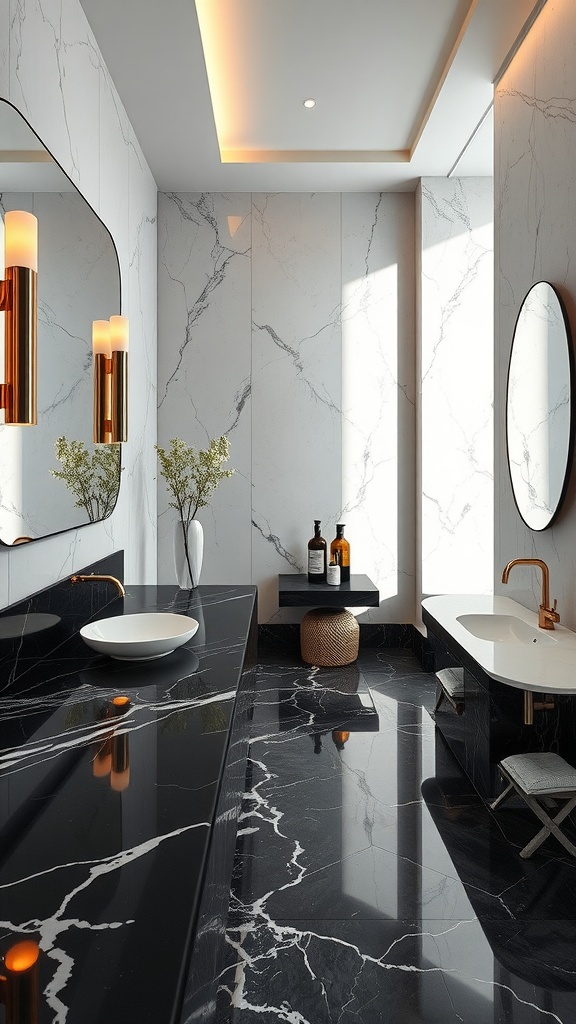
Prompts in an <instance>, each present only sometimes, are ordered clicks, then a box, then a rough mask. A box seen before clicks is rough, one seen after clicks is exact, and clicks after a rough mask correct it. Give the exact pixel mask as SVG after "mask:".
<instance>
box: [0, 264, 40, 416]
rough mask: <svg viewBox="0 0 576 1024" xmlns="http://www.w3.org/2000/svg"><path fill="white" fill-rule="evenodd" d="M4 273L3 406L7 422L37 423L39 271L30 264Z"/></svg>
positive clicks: (0, 306)
mask: <svg viewBox="0 0 576 1024" xmlns="http://www.w3.org/2000/svg"><path fill="white" fill-rule="evenodd" d="M5 274H6V277H5V280H4V281H3V282H2V287H1V288H0V309H1V310H4V314H5V325H4V380H5V383H4V384H2V385H0V407H1V408H3V409H4V422H5V423H9V424H12V425H18V426H34V425H35V424H36V423H37V422H38V410H37V401H36V390H37V386H36V381H37V357H36V348H37V319H38V317H37V308H38V302H37V295H36V281H37V274H36V271H35V270H31V269H30V268H29V267H7V268H6V271H5Z"/></svg>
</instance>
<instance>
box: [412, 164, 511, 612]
mask: <svg viewBox="0 0 576 1024" xmlns="http://www.w3.org/2000/svg"><path fill="white" fill-rule="evenodd" d="M492 201H493V200H492V182H491V179H489V178H470V179H461V180H459V179H455V180H446V179H440V178H424V179H422V182H421V186H420V202H421V218H422V227H421V232H422V238H421V246H422V257H421V258H422V295H421V314H420V315H421V324H422V343H421V344H422V368H421V378H422V380H421V388H422V398H421V403H422V591H423V593H424V594H435V593H458V592H461V593H489V592H491V590H492V586H493V569H492V563H493V556H492V549H493V532H492V519H493V500H494V499H493V469H492V461H493V454H492V445H493V427H492V395H493V382H492V376H493V327H492V304H491V301H490V297H491V295H492V292H493V284H492V277H493V240H492ZM472 381H473V386H472Z"/></svg>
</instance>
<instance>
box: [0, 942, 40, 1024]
mask: <svg viewBox="0 0 576 1024" xmlns="http://www.w3.org/2000/svg"><path fill="white" fill-rule="evenodd" d="M39 956H40V947H39V945H38V943H37V942H33V941H32V940H31V939H24V940H23V941H22V942H17V943H16V944H15V945H14V946H11V947H10V949H9V950H8V952H7V953H6V955H5V956H4V972H5V973H4V986H5V1003H6V1024H37V1022H38V957H39Z"/></svg>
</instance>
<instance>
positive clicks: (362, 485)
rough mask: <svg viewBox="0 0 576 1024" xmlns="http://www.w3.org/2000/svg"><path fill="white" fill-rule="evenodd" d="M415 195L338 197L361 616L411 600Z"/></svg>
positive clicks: (345, 424)
mask: <svg viewBox="0 0 576 1024" xmlns="http://www.w3.org/2000/svg"><path fill="white" fill-rule="evenodd" d="M414 289H415V266H414V197H413V196H412V195H402V194H399V193H391V194H382V193H374V194H361V193H359V194H356V193H354V194H347V195H344V196H343V197H342V506H343V507H342V510H341V513H340V516H341V520H340V521H343V522H345V523H346V531H345V535H346V537H347V538H348V540H349V542H350V544H351V556H352V557H351V561H352V571H353V572H363V573H366V574H367V575H368V576H370V578H371V579H372V580H374V582H375V583H377V585H378V587H379V589H380V608H379V609H375V610H373V609H370V610H369V611H368V612H367V613H366V614H365V615H363V616H362V620H363V621H364V620H375V621H380V622H382V621H383V622H411V621H412V618H413V613H414V600H415V591H414V586H415V563H414V559H415V550H414V537H415V513H416V510H415V454H414V453H415V394H414V390H415V389H414V382H415V365H414V302H413V297H414Z"/></svg>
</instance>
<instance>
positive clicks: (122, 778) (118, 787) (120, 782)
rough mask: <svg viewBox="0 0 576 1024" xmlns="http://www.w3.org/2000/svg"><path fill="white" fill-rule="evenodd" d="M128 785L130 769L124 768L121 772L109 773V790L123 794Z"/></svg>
mask: <svg viewBox="0 0 576 1024" xmlns="http://www.w3.org/2000/svg"><path fill="white" fill-rule="evenodd" d="M129 785H130V769H129V768H125V769H124V771H123V772H115V771H111V772H110V789H113V790H114V792H115V793H123V792H124V790H125V789H128V786H129Z"/></svg>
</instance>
